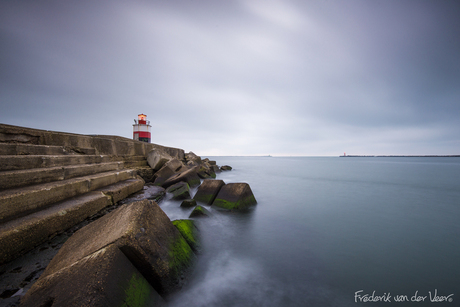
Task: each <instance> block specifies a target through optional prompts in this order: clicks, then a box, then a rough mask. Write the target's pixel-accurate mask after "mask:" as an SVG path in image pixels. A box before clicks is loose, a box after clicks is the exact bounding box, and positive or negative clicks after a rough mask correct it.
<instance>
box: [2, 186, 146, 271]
mask: <svg viewBox="0 0 460 307" xmlns="http://www.w3.org/2000/svg"><path fill="white" fill-rule="evenodd" d="M143 186H144V181H143V180H142V179H128V180H124V181H122V182H118V183H115V184H112V185H108V186H105V187H103V188H101V189H99V190H98V191H91V192H88V193H85V194H83V195H80V196H77V197H74V198H70V199H67V200H64V201H61V202H57V203H55V204H53V205H52V206H51V207H49V208H47V209H45V210H41V211H38V212H35V213H32V214H29V215H27V216H24V217H22V218H19V219H15V220H13V221H10V222H8V223H5V224H3V225H0V246H1V247H2V248H1V249H0V264H1V263H5V262H8V261H10V260H12V259H14V258H16V257H17V256H19V255H21V254H23V253H25V252H27V251H29V250H31V249H33V248H34V247H35V246H37V245H39V244H41V243H43V242H45V241H46V240H47V239H48V238H49V237H52V236H54V235H55V234H58V233H61V232H63V231H65V230H67V229H69V228H71V227H73V226H74V225H76V224H78V223H80V222H82V221H83V220H85V219H86V218H88V217H90V216H92V215H94V214H95V213H97V212H98V211H100V210H102V209H103V208H105V207H107V206H110V205H112V204H115V203H116V201H115V200H116V199H118V198H120V197H122V198H125V197H127V196H128V195H130V194H132V193H135V192H137V191H139V190H142V188H143Z"/></svg>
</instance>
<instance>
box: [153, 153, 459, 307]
mask: <svg viewBox="0 0 460 307" xmlns="http://www.w3.org/2000/svg"><path fill="white" fill-rule="evenodd" d="M209 158H210V159H211V160H216V161H217V164H218V165H230V166H232V167H233V170H231V171H226V172H222V173H219V174H218V175H217V179H221V180H223V181H224V182H225V183H232V182H246V183H248V184H249V185H250V187H251V189H252V191H253V193H254V195H255V198H256V200H257V205H255V206H254V207H253V208H252V209H250V210H249V211H246V212H227V211H220V210H217V209H215V208H213V207H212V206H207V207H206V208H207V209H208V210H209V211H210V213H211V216H210V217H208V218H200V219H196V222H197V225H198V228H199V229H200V233H201V242H202V246H201V251H200V253H199V254H198V257H197V261H196V263H195V266H194V269H193V271H192V272H191V274H190V276H189V278H188V279H187V283H186V285H185V286H184V287H183V289H182V290H181V291H179V292H178V293H176V294H175V295H173V296H172V297H170V298H169V300H168V306H174V307H176V306H177V307H179V306H184V307H185V306H187V307H190V306H251V307H252V306H283V307H284V306H313V307H316V306H318V307H327V306H345V307H346V306H460V223H459V217H460V158H459V157H209ZM195 192H196V189H194V190H193V193H195ZM160 207H161V208H162V209H163V210H164V211H165V212H166V214H167V215H168V216H169V218H170V219H171V220H175V219H182V218H188V216H189V214H190V211H191V210H192V209H183V208H181V207H180V202H179V201H175V200H171V199H168V198H167V199H166V200H164V201H162V202H161V203H160Z"/></svg>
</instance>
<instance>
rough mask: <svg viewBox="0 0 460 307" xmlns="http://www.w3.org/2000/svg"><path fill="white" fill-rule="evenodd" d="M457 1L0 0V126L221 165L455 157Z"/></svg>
mask: <svg viewBox="0 0 460 307" xmlns="http://www.w3.org/2000/svg"><path fill="white" fill-rule="evenodd" d="M458 16H460V1H457V0H441V1H440V0H372V1H368V0H321V1H320V0H317V1H305V0H282V1H278V0H263V1H262V0H242V1H238V0H229V1H211V0H203V1H199V0H187V1H186V0H181V1H177V0H176V1H175V0H170V1H156V0H131V1H121V0H112V1H105V0H100V1H93V0H91V1H88V0H78V1H77V0H70V1H61V0H43V1H35V0H34V1H29V0H23V1H13V0H2V1H0V107H1V109H0V123H3V124H10V125H17V126H25V127H31V128H37V129H45V130H53V131H64V132H72V133H81V134H101V135H104V134H109V135H119V136H124V137H128V138H132V132H133V128H132V124H133V123H134V121H133V120H134V119H137V115H138V114H141V113H144V114H146V115H147V119H148V120H150V123H151V126H152V143H156V144H161V145H165V146H171V147H178V148H183V149H184V150H185V151H186V152H188V151H193V152H195V153H196V154H198V155H202V156H206V155H208V156H218V155H273V156H277V155H288V156H290V155H292V156H338V155H342V154H343V153H344V152H346V153H347V154H357V155H419V154H421V155H432V154H435V155H451V154H457V155H458V154H460V18H459V17H458Z"/></svg>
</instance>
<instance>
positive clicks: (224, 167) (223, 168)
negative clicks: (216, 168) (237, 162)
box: [220, 165, 232, 171]
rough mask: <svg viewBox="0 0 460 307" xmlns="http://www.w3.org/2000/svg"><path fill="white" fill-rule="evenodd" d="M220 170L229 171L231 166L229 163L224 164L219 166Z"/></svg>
mask: <svg viewBox="0 0 460 307" xmlns="http://www.w3.org/2000/svg"><path fill="white" fill-rule="evenodd" d="M220 170H222V171H231V170H232V167H231V166H230V165H224V166H222V167H221V168H220Z"/></svg>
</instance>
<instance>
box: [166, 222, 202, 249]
mask: <svg viewBox="0 0 460 307" xmlns="http://www.w3.org/2000/svg"><path fill="white" fill-rule="evenodd" d="M172 223H173V224H174V226H176V228H177V229H178V230H179V232H180V233H181V234H182V236H183V237H184V239H185V241H187V243H188V245H190V247H191V248H192V250H193V251H195V252H196V251H198V249H199V247H200V233H199V230H198V228H197V227H196V225H195V221H193V220H186V219H183V220H175V221H173V222H172Z"/></svg>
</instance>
